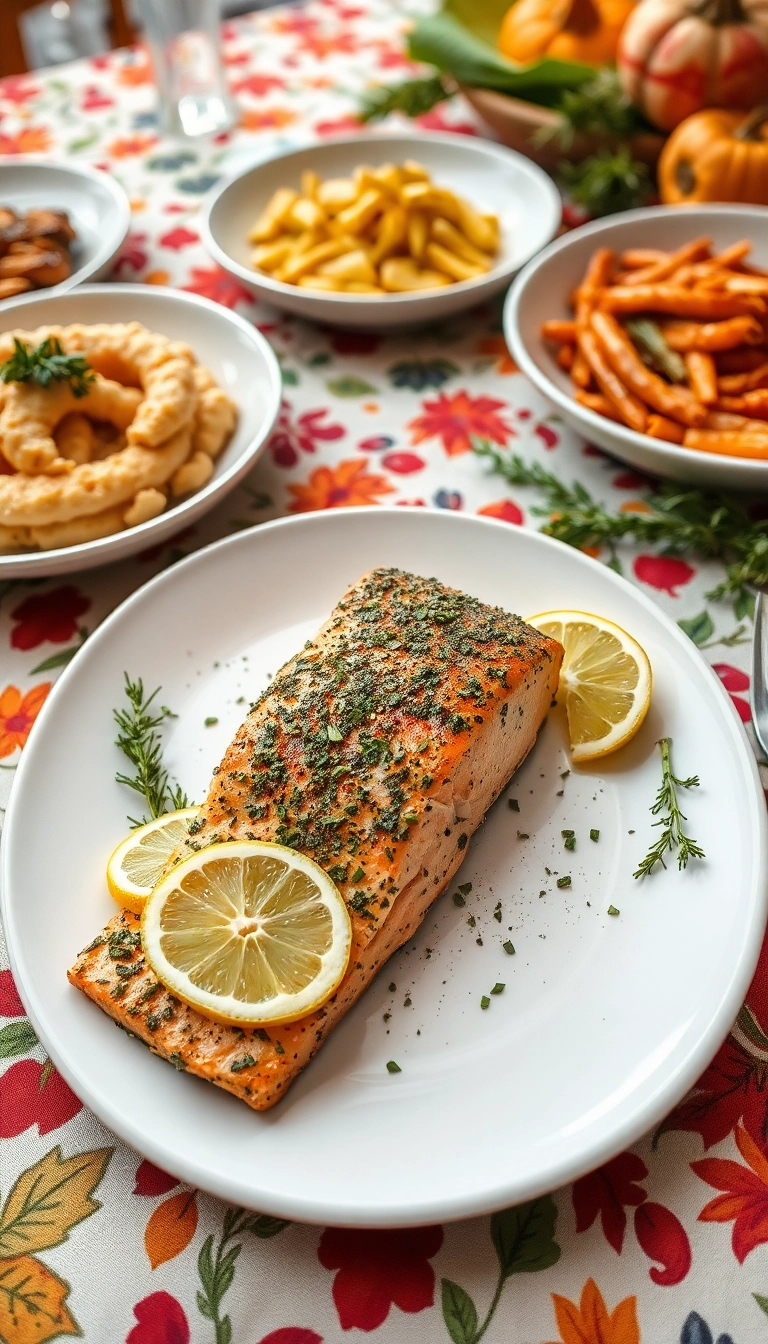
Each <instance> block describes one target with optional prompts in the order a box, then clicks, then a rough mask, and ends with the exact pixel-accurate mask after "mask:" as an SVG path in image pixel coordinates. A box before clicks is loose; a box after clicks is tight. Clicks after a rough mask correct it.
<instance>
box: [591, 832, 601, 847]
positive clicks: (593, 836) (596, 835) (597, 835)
mask: <svg viewBox="0 0 768 1344" xmlns="http://www.w3.org/2000/svg"><path fill="white" fill-rule="evenodd" d="M589 838H590V840H594V841H595V844H597V841H598V840H599V839H600V832H599V831H596V830H594V829H593V830H591V831H590V832H589Z"/></svg>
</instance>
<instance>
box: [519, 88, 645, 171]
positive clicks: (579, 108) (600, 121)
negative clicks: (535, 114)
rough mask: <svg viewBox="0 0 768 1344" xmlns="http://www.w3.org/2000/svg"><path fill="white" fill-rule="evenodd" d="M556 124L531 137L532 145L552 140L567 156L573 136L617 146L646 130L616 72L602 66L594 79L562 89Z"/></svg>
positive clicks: (643, 119)
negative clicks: (583, 136) (575, 86)
mask: <svg viewBox="0 0 768 1344" xmlns="http://www.w3.org/2000/svg"><path fill="white" fill-rule="evenodd" d="M555 112H556V113H557V121H556V122H555V123H554V125H551V126H546V127H543V128H542V129H541V130H540V131H536V133H535V135H534V136H533V141H534V144H536V145H545V144H547V143H549V142H550V141H551V140H554V141H555V143H556V144H557V146H558V149H562V151H563V153H565V154H567V153H568V151H569V150H570V149H571V148H572V146H573V142H574V139H575V137H576V135H578V134H582V135H588V136H590V137H592V138H595V139H598V140H601V141H603V143H604V144H608V145H612V146H616V145H621V144H624V143H625V142H626V141H628V140H629V139H630V138H631V136H632V135H634V134H635V133H636V132H637V131H641V130H647V129H648V122H647V121H646V120H645V118H644V117H643V116H642V115H641V113H640V112H638V111H637V109H636V108H635V107H633V106H632V104H631V103H630V101H629V99H628V97H627V95H626V93H625V92H624V89H623V88H622V84H621V80H620V79H619V76H618V73H617V71H616V70H614V69H611V68H610V67H609V66H603V68H602V69H601V70H598V71H597V72H596V74H595V77H594V79H590V80H587V82H586V83H584V84H580V85H579V87H578V88H577V89H564V90H563V92H562V93H561V95H560V101H559V103H558V104H557V107H556V108H555Z"/></svg>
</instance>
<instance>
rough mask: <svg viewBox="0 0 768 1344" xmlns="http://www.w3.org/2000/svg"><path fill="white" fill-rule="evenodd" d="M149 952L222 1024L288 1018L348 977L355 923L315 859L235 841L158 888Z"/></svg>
mask: <svg viewBox="0 0 768 1344" xmlns="http://www.w3.org/2000/svg"><path fill="white" fill-rule="evenodd" d="M141 938H142V943H143V946H144V955H145V957H146V959H147V961H148V962H149V964H150V966H151V967H152V969H153V971H154V972H155V975H156V976H157V978H158V979H159V980H161V981H162V983H163V984H164V985H166V987H167V988H168V989H170V990H171V992H172V993H173V994H176V995H177V996H178V998H180V999H182V1000H183V1001H184V1002H185V1003H188V1004H190V1005H191V1006H192V1007H193V1008H197V1009H198V1010H199V1011H200V1012H201V1013H205V1014H206V1015H207V1016H208V1017H213V1018H215V1019H216V1020H217V1021H220V1022H231V1023H235V1024H248V1025H250V1026H256V1025H260V1024H262V1023H264V1024H269V1023H277V1022H289V1021H293V1020H294V1019H295V1018H299V1017H303V1016H304V1015H305V1014H306V1013H310V1012H312V1011H313V1009H315V1008H319V1007H320V1006H321V1004H323V1003H325V1001H326V999H328V998H330V996H331V994H333V992H334V990H335V989H336V988H337V987H338V985H339V983H340V981H341V980H342V978H343V976H344V972H345V971H346V969H347V963H348V961H349V954H350V948H351V943H352V926H351V922H350V918H349V915H348V913H347V907H346V905H345V904H344V901H343V900H342V897H341V894H340V893H339V891H338V889H337V888H336V886H335V885H334V883H333V882H332V881H331V879H330V878H329V877H328V875H327V873H324V872H323V870H322V868H318V866H317V864H316V863H313V862H312V860H311V859H308V858H307V857H306V856H305V855H304V854H299V853H297V851H296V850H294V849H287V848H285V847H284V846H282V845H273V844H268V843H266V842H264V841H259V840H235V841H230V842H227V843H225V844H221V845H211V846H208V847H207V848H205V849H201V850H199V851H198V852H197V853H196V854H192V855H190V857H189V858H187V859H184V860H183V861H182V862H181V863H179V864H177V865H176V867H174V868H172V869H171V871H170V872H169V873H167V874H166V876H165V877H164V878H162V880H161V881H160V882H159V883H158V885H157V886H156V887H155V889H154V891H153V892H152V895H151V896H150V898H149V900H148V901H147V903H146V905H145V906H144V911H143V914H142V919H141Z"/></svg>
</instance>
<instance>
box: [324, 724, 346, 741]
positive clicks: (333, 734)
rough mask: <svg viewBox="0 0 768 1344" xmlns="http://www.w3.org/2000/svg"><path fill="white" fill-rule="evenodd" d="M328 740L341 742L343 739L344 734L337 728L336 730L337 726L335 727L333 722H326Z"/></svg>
mask: <svg viewBox="0 0 768 1344" xmlns="http://www.w3.org/2000/svg"><path fill="white" fill-rule="evenodd" d="M328 741H329V742H343V741H344V734H343V733H340V732H339V730H338V728H337V727H336V724H335V723H329V724H328Z"/></svg>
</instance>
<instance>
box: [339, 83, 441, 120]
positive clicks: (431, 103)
mask: <svg viewBox="0 0 768 1344" xmlns="http://www.w3.org/2000/svg"><path fill="white" fill-rule="evenodd" d="M455 92H456V84H455V82H454V80H452V79H451V78H450V76H449V75H441V74H435V75H426V76H425V77H424V78H423V79H406V80H403V81H402V83H400V84H382V85H380V86H379V87H377V88H375V89H373V90H371V92H370V93H365V94H364V95H363V99H362V103H361V107H360V112H359V116H360V120H361V121H382V120H383V118H384V117H388V116H389V114H390V112H402V113H403V115H404V116H406V117H423V116H424V114H425V112H431V111H432V108H433V107H437V104H438V103H444V102H445V100H446V98H451V97H453V95H454V93H455Z"/></svg>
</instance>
